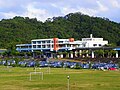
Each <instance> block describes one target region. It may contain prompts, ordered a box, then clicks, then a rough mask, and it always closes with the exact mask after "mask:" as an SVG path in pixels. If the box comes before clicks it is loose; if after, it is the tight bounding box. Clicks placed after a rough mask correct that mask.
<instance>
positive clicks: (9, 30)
mask: <svg viewBox="0 0 120 90" xmlns="http://www.w3.org/2000/svg"><path fill="white" fill-rule="evenodd" d="M91 33H92V34H93V35H94V36H95V37H103V38H104V39H106V40H108V41H109V43H111V44H113V45H120V38H119V37H120V23H116V22H113V21H110V20H109V19H106V18H98V17H90V16H87V15H83V14H81V13H70V14H68V15H66V16H64V17H53V18H49V19H47V20H46V21H45V22H41V21H37V19H36V18H32V19H30V18H29V17H25V18H23V17H19V16H16V17H14V18H13V19H2V20H1V21H0V48H7V49H10V50H11V49H15V45H16V44H21V43H22V44H23V43H30V41H31V40H32V39H37V38H41V39H42V38H53V37H58V38H70V37H73V38H75V40H81V38H82V37H89V34H91Z"/></svg>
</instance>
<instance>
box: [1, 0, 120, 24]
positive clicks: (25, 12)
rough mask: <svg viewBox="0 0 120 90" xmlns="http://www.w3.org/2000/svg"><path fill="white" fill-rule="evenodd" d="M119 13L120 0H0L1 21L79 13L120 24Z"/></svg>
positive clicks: (42, 18) (43, 19) (39, 18)
mask: <svg viewBox="0 0 120 90" xmlns="http://www.w3.org/2000/svg"><path fill="white" fill-rule="evenodd" d="M6 4H7V5H6ZM119 11H120V0H109V2H108V0H12V1H11V0H0V18H1V19H2V18H12V17H14V16H16V15H17V16H23V17H30V18H37V19H38V20H40V21H45V20H46V19H47V18H52V17H57V16H64V15H66V14H69V13H75V12H81V13H83V14H87V15H90V16H100V17H106V18H110V19H111V20H114V21H117V22H120V21H118V20H120V19H118V18H120V15H119ZM113 13H114V14H113Z"/></svg>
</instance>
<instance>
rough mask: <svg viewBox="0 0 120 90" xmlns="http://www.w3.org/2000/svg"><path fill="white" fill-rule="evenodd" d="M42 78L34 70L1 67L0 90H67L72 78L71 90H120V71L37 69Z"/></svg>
mask: <svg viewBox="0 0 120 90" xmlns="http://www.w3.org/2000/svg"><path fill="white" fill-rule="evenodd" d="M36 71H37V72H43V73H44V79H43V80H41V76H40V75H38V74H36V75H35V74H33V75H32V79H31V81H30V80H29V79H30V72H34V69H33V68H21V67H12V68H7V67H5V66H0V90H67V89H68V87H67V84H68V79H67V76H68V75H69V76H70V79H69V80H70V90H120V71H99V70H87V69H79V70H75V69H64V68H51V69H50V73H48V68H42V69H36Z"/></svg>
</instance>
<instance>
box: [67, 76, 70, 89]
mask: <svg viewBox="0 0 120 90" xmlns="http://www.w3.org/2000/svg"><path fill="white" fill-rule="evenodd" d="M67 80H68V90H70V76H67Z"/></svg>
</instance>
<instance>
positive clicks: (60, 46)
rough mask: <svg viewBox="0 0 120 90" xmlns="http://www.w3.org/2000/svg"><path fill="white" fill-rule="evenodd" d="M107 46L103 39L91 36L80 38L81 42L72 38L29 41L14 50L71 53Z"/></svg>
mask: <svg viewBox="0 0 120 90" xmlns="http://www.w3.org/2000/svg"><path fill="white" fill-rule="evenodd" d="M106 44H108V41H104V40H103V38H94V37H93V36H92V34H91V35H90V37H89V38H82V41H75V40H74V38H70V39H58V38H51V39H34V40H31V44H18V45H16V47H17V48H16V50H17V51H19V52H23V51H31V52H34V51H42V52H52V51H72V50H75V49H79V48H96V47H102V46H104V45H106Z"/></svg>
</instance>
